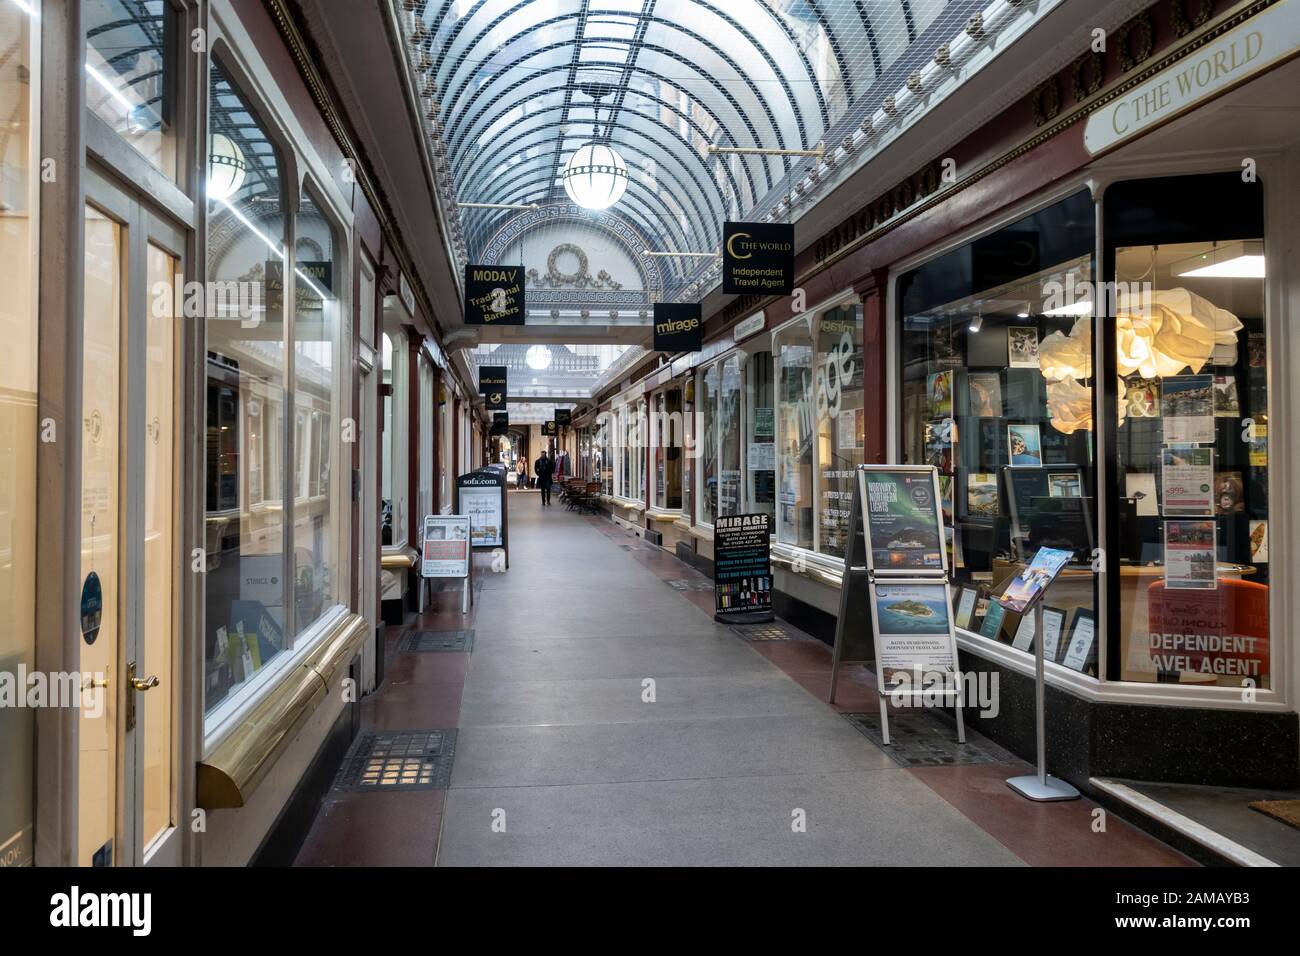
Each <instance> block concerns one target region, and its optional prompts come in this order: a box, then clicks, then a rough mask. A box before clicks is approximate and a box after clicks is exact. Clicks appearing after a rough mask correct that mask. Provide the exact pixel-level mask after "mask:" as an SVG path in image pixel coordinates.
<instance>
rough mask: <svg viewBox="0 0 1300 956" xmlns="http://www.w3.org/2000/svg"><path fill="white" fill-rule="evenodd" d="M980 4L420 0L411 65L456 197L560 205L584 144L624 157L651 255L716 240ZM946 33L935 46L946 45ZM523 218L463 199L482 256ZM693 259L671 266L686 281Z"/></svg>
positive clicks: (625, 212)
mask: <svg viewBox="0 0 1300 956" xmlns="http://www.w3.org/2000/svg"><path fill="white" fill-rule="evenodd" d="M982 5H983V4H982V2H980V0H946V2H945V0H416V2H415V3H409V2H408V3H405V6H406V7H407V8H414V12H415V16H416V18H417V20H418V22H419V23H420V24H421V26H422V28H423V29H422V30H420V31H419V32H418V34H417V35H416V36H413V37H412V38H411V42H412V44H413V46H415V47H416V49H415V50H413V53H414V54H415V55H414V56H413V57H412V60H413V62H415V63H416V64H418V66H417V73H418V74H419V75H420V79H421V81H422V83H423V84H424V87H425V89H426V90H431V91H432V92H431V94H430V95H431V96H432V97H433V98H434V99H435V100H436V102H437V114H438V119H437V131H438V137H439V139H440V141H441V146H442V148H443V149H444V150H445V156H446V161H447V167H446V168H447V172H448V175H449V177H450V179H451V185H452V187H453V189H454V194H455V198H456V200H457V201H459V202H461V203H466V202H469V203H493V204H532V203H537V204H546V203H552V202H555V203H559V202H565V201H566V197H565V191H564V186H563V182H562V179H561V171H562V169H563V167H564V163H565V161H566V160H567V159H568V157H569V156H571V155H572V154H573V153H574V152H575V151H576V150H577V149H578V148H579V147H581V146H583V145H585V144H587V143H591V142H595V143H602V144H606V145H609V146H611V147H612V148H613V149H614V150H615V151H617V153H618V154H619V155H620V156H621V157H622V158H623V159H624V161H625V162H626V164H627V167H628V188H627V192H626V194H625V196H624V198H623V199H621V200H620V201H619V202H618V204H617V205H616V206H615V207H614V209H613V211H614V212H617V213H618V214H620V215H622V216H624V217H625V218H626V219H627V221H628V222H629V223H631V224H632V225H633V226H634V227H635V228H636V229H638V230H639V231H641V232H643V233H644V236H645V240H646V243H647V246H648V247H650V248H652V249H656V250H683V249H686V250H704V251H707V250H711V249H715V248H716V247H717V245H718V241H719V233H720V231H721V224H722V222H723V220H725V219H728V218H744V217H746V216H751V215H755V214H757V213H761V212H764V211H766V208H770V204H771V203H772V202H774V201H775V200H776V199H778V198H780V197H781V196H783V195H785V194H786V192H787V191H788V190H789V189H790V188H791V185H792V183H793V182H794V179H795V177H796V174H798V173H799V171H800V170H801V169H802V167H803V166H804V165H805V164H806V163H807V162H808V160H806V159H804V158H802V157H791V156H756V155H745V156H737V155H716V154H710V153H709V151H708V150H709V147H711V146H716V147H758V148H778V149H812V148H814V147H816V145H817V144H818V143H819V142H821V141H823V139H825V138H826V137H828V136H830V135H832V134H835V135H842V132H841V130H842V129H849V128H851V127H852V126H856V124H857V123H858V122H860V120H861V118H862V116H863V115H868V114H869V112H870V111H871V110H875V109H876V108H878V106H879V103H880V100H881V98H882V96H883V95H884V94H885V93H886V92H892V91H893V89H895V88H897V86H898V85H899V84H900V83H901V82H903V80H904V79H905V78H906V75H907V71H909V70H911V69H913V68H914V67H915V65H916V64H918V63H920V62H923V61H924V60H926V59H928V58H929V57H930V56H932V55H933V53H934V49H935V47H936V46H937V45H938V43H939V42H942V39H946V38H947V37H948V35H950V34H951V33H952V32H953V30H954V29H960V27H961V25H962V24H963V23H964V22H965V20H966V18H968V17H969V16H970V14H971V13H973V12H976V11H978V10H979V9H980V8H981V7H982ZM936 38H941V39H936ZM511 215H512V212H511V211H510V210H501V209H473V208H462V209H461V210H460V222H461V228H462V230H463V237H464V242H465V248H466V252H467V254H468V256H469V258H470V259H474V258H475V257H476V256H477V255H478V253H479V252H481V251H482V249H483V248H484V247H485V246H486V245H487V244H488V242H489V240H490V239H491V238H492V236H493V235H494V234H495V233H496V232H497V231H498V230H499V229H500V228H501V227H502V225H503V224H504V223H506V222H507V221H508V220H509V218H510V216H511ZM696 266H697V263H695V262H692V261H690V260H685V261H676V262H673V261H670V262H669V263H668V264H667V265H666V266H665V272H666V274H667V275H669V276H670V277H674V278H676V279H679V280H681V279H684V278H685V277H686V276H687V275H688V274H689V273H691V272H692V271H694V270H695V268H696Z"/></svg>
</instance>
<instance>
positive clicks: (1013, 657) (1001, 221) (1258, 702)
mask: <svg viewBox="0 0 1300 956" xmlns="http://www.w3.org/2000/svg"><path fill="white" fill-rule="evenodd" d="M1256 159H1257V162H1258V166H1257V169H1258V171H1259V177H1260V180H1261V182H1262V183H1264V185H1265V190H1264V226H1265V228H1264V243H1265V248H1266V249H1274V250H1276V249H1277V248H1279V246H1280V245H1281V244H1283V243H1285V241H1286V240H1287V238H1288V235H1291V236H1294V235H1296V233H1297V230H1300V227H1297V226H1296V225H1291V226H1290V229H1291V230H1292V231H1291V233H1290V234H1288V232H1287V228H1288V220H1287V219H1286V214H1287V209H1288V205H1287V203H1288V199H1291V201H1292V203H1293V202H1294V200H1293V198H1292V197H1291V196H1290V195H1289V193H1288V190H1287V188H1286V186H1285V181H1286V180H1285V177H1286V175H1287V171H1288V170H1287V166H1286V159H1285V156H1283V155H1282V154H1280V153H1276V152H1268V151H1259V153H1258V156H1257V157H1256ZM1228 169H1232V170H1233V171H1236V172H1240V169H1239V167H1234V166H1232V165H1231V163H1228V162H1227V161H1225V160H1223V159H1216V158H1214V157H1209V158H1205V157H1191V158H1186V159H1176V160H1165V161H1161V162H1158V163H1152V162H1140V161H1134V160H1125V159H1123V158H1122V155H1121V156H1117V157H1115V158H1114V159H1113V160H1112V161H1103V162H1101V163H1099V164H1097V165H1094V166H1092V167H1090V168H1086V169H1083V170H1080V171H1078V172H1076V173H1075V174H1073V175H1071V176H1067V177H1064V178H1063V179H1061V180H1059V181H1057V182H1056V183H1054V184H1053V185H1052V186H1051V187H1050V188H1047V189H1044V190H1042V191H1040V192H1038V193H1035V194H1034V195H1033V196H1030V197H1027V198H1025V199H1022V200H1020V201H1018V202H1015V203H1012V204H1010V205H1008V206H1006V207H1005V208H1003V209H1000V210H999V211H998V212H997V214H996V215H993V216H990V217H987V218H984V219H982V220H981V221H980V222H979V223H978V224H977V225H974V226H969V227H967V228H965V229H962V230H960V231H958V232H956V233H953V234H952V235H949V236H946V237H945V238H944V239H943V240H942V241H940V242H938V243H935V244H933V245H930V246H927V247H925V248H924V249H922V250H920V251H918V252H916V253H913V254H912V255H910V256H908V257H906V258H904V259H900V260H899V261H898V262H896V263H894V264H892V265H891V266H890V267H889V275H888V278H887V280H886V284H885V289H884V294H885V315H886V316H887V320H886V322H885V350H886V362H885V369H886V374H885V382H884V399H885V423H886V436H885V437H886V450H887V457H888V460H889V462H890V463H894V464H897V463H898V462H899V461H900V459H901V454H902V434H901V415H902V403H901V381H900V378H899V362H900V359H901V353H900V342H899V328H898V309H899V291H898V280H899V279H900V277H901V276H902V275H903V274H904V273H907V272H910V271H911V270H913V269H915V268H917V267H918V266H921V265H924V264H925V263H927V262H929V261H931V260H933V259H936V258H938V257H939V256H942V255H944V254H945V253H947V252H950V251H952V250H953V249H956V248H959V247H961V246H963V245H966V244H967V243H970V242H973V241H974V240H976V239H978V238H980V237H981V236H985V235H989V234H991V233H994V232H997V231H998V230H999V229H1002V228H1004V227H1006V226H1008V225H1010V224H1012V223H1014V222H1016V221H1017V220H1019V219H1023V218H1024V217H1025V216H1028V215H1031V214H1033V213H1034V212H1037V211H1039V210H1041V209H1044V208H1046V207H1048V206H1051V205H1053V204H1054V203H1057V202H1060V201H1061V200H1062V199H1064V198H1066V197H1067V196H1069V195H1071V194H1072V193H1075V192H1078V191H1079V190H1080V189H1082V188H1085V187H1086V188H1088V189H1089V190H1090V191H1091V193H1092V198H1093V204H1094V211H1095V213H1096V216H1097V230H1096V235H1095V249H1094V261H1095V262H1096V263H1097V276H1098V277H1099V278H1101V279H1102V280H1103V281H1104V280H1105V279H1106V277H1105V276H1101V269H1102V268H1103V266H1102V263H1103V262H1104V259H1103V256H1104V249H1105V234H1104V222H1103V221H1102V208H1101V202H1102V201H1104V192H1105V189H1106V187H1108V186H1109V185H1110V184H1112V183H1114V182H1118V181H1121V180H1126V179H1134V178H1149V179H1155V178H1161V177H1165V176H1177V175H1189V174H1195V173H1214V172H1219V173H1221V172H1224V171H1225V170H1228ZM1270 180H1271V181H1272V183H1273V187H1272V188H1271V189H1270V188H1269V186H1268V183H1269V181H1270ZM1099 197H1101V198H1100V199H1099ZM1274 255H1275V256H1276V255H1277V253H1276V252H1275V253H1274ZM1279 261H1280V257H1279ZM1286 278H1287V277H1286V276H1285V275H1284V270H1283V269H1282V268H1272V269H1270V270H1269V275H1268V277H1267V278H1266V279H1265V312H1266V314H1265V329H1266V331H1267V334H1268V336H1269V342H1270V346H1269V348H1268V355H1267V360H1266V362H1267V372H1268V397H1269V409H1270V413H1269V414H1270V422H1269V424H1270V428H1269V460H1270V472H1272V471H1273V469H1274V468H1276V469H1277V473H1276V474H1275V475H1271V478H1270V488H1275V487H1285V486H1287V484H1288V482H1289V478H1290V474H1291V473H1292V471H1293V470H1294V469H1295V468H1296V467H1300V465H1298V463H1296V462H1293V460H1292V459H1293V458H1294V457H1295V456H1296V455H1297V454H1298V453H1300V443H1293V442H1292V441H1291V440H1290V438H1289V436H1288V434H1287V428H1288V427H1289V426H1288V425H1286V424H1285V419H1286V418H1287V417H1288V415H1289V409H1288V408H1287V405H1286V403H1285V402H1284V401H1282V396H1280V395H1279V394H1278V388H1277V382H1278V381H1279V376H1280V375H1281V374H1282V369H1281V364H1282V361H1283V355H1284V353H1285V352H1286V345H1285V343H1287V342H1288V341H1289V339H1288V337H1287V335H1286V328H1285V324H1286V307H1285V303H1286V295H1287V286H1286V282H1285V280H1286ZM1094 321H1096V316H1095V315H1094ZM785 324H789V323H785ZM782 327H784V325H783V326H782ZM1101 338H1102V337H1101V336H1097V337H1096V339H1097V341H1095V342H1094V347H1095V348H1097V349H1100V348H1101V346H1100V345H1099V344H1098V343H1099V342H1100V340H1101ZM1274 343H1276V347H1274ZM1099 354H1100V352H1098V353H1097V354H1094V362H1096V360H1097V357H1098V355H1099ZM1101 394H1102V392H1101V390H1097V391H1096V393H1095V395H1094V402H1095V403H1099V402H1100V401H1101ZM1094 413H1095V406H1094ZM1275 422H1276V424H1275ZM1274 462H1276V463H1277V464H1276V465H1274V464H1273V463H1274ZM1104 507H1105V506H1104V504H1103V499H1102V496H1101V495H1100V494H1099V495H1098V508H1097V512H1098V513H1097V542H1096V544H1097V547H1098V548H1102V549H1104V548H1106V546H1107V534H1106V524H1105V520H1104V515H1105V512H1104V510H1103V509H1104ZM1274 510H1276V513H1277V522H1276V523H1277V529H1276V531H1280V532H1281V534H1275V529H1274V527H1273V519H1272V514H1273V511H1274ZM1289 514H1290V511H1289V509H1288V508H1287V507H1286V502H1284V501H1281V500H1277V501H1271V502H1270V528H1269V534H1270V538H1271V540H1270V563H1271V564H1273V565H1274V567H1273V569H1272V572H1271V573H1272V575H1273V576H1274V577H1276V579H1277V581H1278V582H1279V587H1277V588H1270V594H1269V619H1270V621H1287V620H1290V619H1291V618H1288V617H1286V616H1285V615H1287V614H1289V613H1291V612H1292V609H1291V608H1290V607H1289V606H1288V605H1289V604H1290V601H1291V597H1290V596H1289V595H1284V594H1282V593H1281V592H1282V591H1286V590H1294V589H1293V588H1291V587H1290V585H1291V584H1293V583H1300V582H1296V580H1295V579H1296V575H1297V572H1300V563H1298V562H1295V561H1293V560H1292V559H1291V558H1290V557H1289V556H1288V554H1287V550H1288V546H1289V537H1288V533H1287V530H1286V522H1287V521H1288V520H1289ZM783 547H784V546H783ZM774 548H775V545H774ZM1282 585H1287V586H1285V587H1284V586H1282ZM1108 614H1109V610H1108V607H1107V597H1106V588H1105V587H1104V586H1103V587H1100V588H1099V596H1098V603H1097V608H1096V616H1097V627H1098V634H1097V641H1098V674H1099V675H1100V677H1099V678H1096V679H1094V678H1091V677H1088V676H1086V675H1084V674H1081V673H1079V672H1077V671H1075V670H1073V669H1071V668H1068V667H1064V666H1063V665H1060V664H1057V663H1054V662H1047V663H1046V680H1047V682H1048V683H1049V684H1051V685H1053V686H1055V687H1061V688H1065V689H1068V690H1070V691H1071V692H1073V693H1075V694H1077V695H1078V696H1081V697H1083V698H1085V699H1088V700H1094V701H1098V702H1103V703H1123V704H1133V705H1151V706H1177V707H1193V706H1195V707H1206V708H1210V709H1216V710H1241V711H1250V712H1273V713H1277V712H1283V713H1288V712H1291V711H1292V709H1293V708H1292V705H1291V700H1292V697H1293V694H1294V690H1295V684H1296V680H1297V678H1296V675H1295V673H1294V672H1295V669H1296V662H1297V657H1298V656H1300V655H1297V652H1296V651H1295V650H1294V648H1293V647H1292V646H1291V644H1292V643H1293V642H1291V641H1287V640H1286V639H1285V638H1283V639H1281V640H1276V641H1274V642H1273V644H1272V647H1271V649H1270V653H1272V652H1276V654H1275V656H1274V660H1273V663H1272V664H1271V676H1272V680H1271V683H1272V686H1271V687H1270V688H1268V689H1266V690H1262V689H1256V690H1255V691H1254V700H1253V701H1251V702H1249V703H1247V702H1245V701H1243V700H1242V691H1241V688H1234V687H1206V686H1202V685H1195V684H1150V683H1143V682H1137V681H1111V680H1107V679H1106V678H1105V675H1106V673H1107V669H1108V665H1109V661H1108V644H1109V643H1110V634H1109V633H1108V631H1107V630H1106V628H1107V626H1108V625H1107V617H1108ZM956 635H957V644H958V647H959V648H961V649H962V650H965V651H969V652H971V653H974V654H976V655H977V656H978V657H980V658H981V659H982V660H988V661H991V662H993V663H997V664H999V665H1001V666H1004V667H1006V668H1008V669H1009V670H1012V671H1015V672H1017V673H1020V674H1022V675H1025V676H1029V677H1032V676H1033V673H1034V666H1035V663H1034V658H1033V657H1031V656H1028V655H1025V654H1023V653H1021V652H1019V651H1016V650H1015V649H1013V648H1011V647H1010V646H1009V645H1003V644H999V643H996V642H992V641H989V640H987V639H985V638H982V637H978V636H977V637H973V638H972V637H970V636H969V635H967V633H966V632H964V631H963V630H961V629H957V630H956Z"/></svg>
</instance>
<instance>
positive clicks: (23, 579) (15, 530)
mask: <svg viewBox="0 0 1300 956" xmlns="http://www.w3.org/2000/svg"><path fill="white" fill-rule="evenodd" d="M34 7H35V8H36V9H39V8H40V4H39V3H36V4H34ZM40 33H41V31H40V28H39V20H38V19H37V18H36V17H35V16H34V15H29V13H28V12H27V11H26V10H24V9H22V8H21V7H18V6H16V5H14V4H12V3H10V4H7V5H5V6H0V36H2V37H5V38H6V39H5V41H4V43H3V48H4V50H5V56H4V57H3V58H2V59H0V116H3V117H4V118H5V120H6V124H5V128H4V130H3V132H0V282H2V283H3V287H4V295H0V337H3V341H4V348H3V349H0V451H2V452H3V454H0V554H3V555H4V558H3V560H0V621H3V622H4V623H3V624H0V672H3V673H8V674H17V673H18V671H19V669H20V668H25V669H26V670H27V671H28V672H30V671H31V670H32V669H33V667H34V656H35V638H36V449H37V442H38V440H39V438H38V436H39V435H40V428H39V427H38V425H37V418H36V394H37V393H36V363H37V349H36V342H37V312H36V301H37V295H36V293H37V262H38V259H37V254H36V253H37V249H36V238H37V237H36V224H37V221H38V206H37V202H38V198H39V195H40V192H39V191H40V176H39V162H40V160H39V155H38V152H37V139H38V137H37V135H36V133H37V130H38V129H39V112H38V106H39V103H40V98H39V83H38V82H37V80H38V78H39V72H40V71H39V70H37V69H35V61H36V56H35V54H36V50H37V46H38V44H39V43H40ZM34 735H35V711H34V710H33V709H32V708H30V707H0V868H3V867H6V866H20V865H24V864H27V863H30V862H31V859H32V842H33V841H32V817H33V806H32V771H33V743H34V739H35V738H34Z"/></svg>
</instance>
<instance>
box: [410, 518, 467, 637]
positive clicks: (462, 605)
mask: <svg viewBox="0 0 1300 956" xmlns="http://www.w3.org/2000/svg"><path fill="white" fill-rule="evenodd" d="M448 518H457V519H460V520H462V521H464V522H465V573H464V574H426V573H425V570H426V569H425V564H424V546H425V542H426V541H428V540H429V525H430V523H432V522H438V521H446V520H447V519H448ZM421 527H422V529H423V533H422V534H421V536H420V577H422V578H424V579H425V580H426V581H434V580H442V579H446V578H460V579H461V582H462V583H461V599H460V612H461V613H462V614H468V613H469V609H470V608H471V607H473V605H474V549H473V547H472V546H471V544H470V541H471V538H470V536H471V535H472V534H473V528H472V527H471V526H470V520H469V515H461V514H450V515H425V516H424V521H423V522H422V523H421Z"/></svg>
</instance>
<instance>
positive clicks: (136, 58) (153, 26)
mask: <svg viewBox="0 0 1300 956" xmlns="http://www.w3.org/2000/svg"><path fill="white" fill-rule="evenodd" d="M81 16H82V20H83V22H84V24H85V27H86V76H85V85H86V105H87V107H88V108H89V109H90V111H91V112H92V113H94V114H95V115H96V116H98V117H99V118H100V119H102V120H103V121H104V122H105V123H107V124H108V125H109V127H110V128H111V129H112V130H113V131H114V132H115V133H117V134H118V135H119V136H121V137H122V138H123V139H124V140H126V142H128V143H129V144H130V145H131V146H132V147H133V148H134V149H135V150H136V151H137V152H139V153H140V154H141V155H142V156H144V158H145V159H147V160H149V162H151V163H153V164H154V165H155V166H157V167H158V168H159V169H160V170H161V171H162V172H163V173H165V174H166V175H167V176H168V177H170V178H171V179H175V178H176V168H177V166H176V129H175V125H174V115H173V114H174V111H175V106H176V75H177V70H176V64H177V59H178V55H177V50H178V47H177V19H178V14H177V11H176V10H175V9H174V8H173V7H172V5H171V3H170V2H168V0H84V2H83V3H82V4H81ZM218 142H219V144H220V145H219V146H218V147H217V148H216V155H219V156H221V157H222V159H223V160H224V161H226V163H225V165H223V166H222V167H221V169H222V173H223V175H224V174H226V173H229V174H230V175H234V174H235V171H236V170H237V169H239V167H238V166H237V165H236V164H237V163H239V162H240V160H241V158H242V157H243V156H244V154H243V153H241V152H240V151H239V150H238V144H239V141H238V139H227V140H225V141H224V142H222V141H218ZM227 146H234V149H233V150H231V149H227V148H226V147H227ZM239 173H240V175H246V173H245V171H244V170H243V169H239ZM214 178H215V177H214ZM231 191H232V192H233V191H234V190H231Z"/></svg>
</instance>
